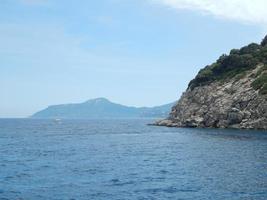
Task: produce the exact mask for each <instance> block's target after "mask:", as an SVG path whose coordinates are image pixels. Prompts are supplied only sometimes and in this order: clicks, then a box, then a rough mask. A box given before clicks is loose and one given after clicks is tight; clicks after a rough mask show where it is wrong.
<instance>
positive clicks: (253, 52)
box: [156, 36, 267, 130]
mask: <svg viewBox="0 0 267 200" xmlns="http://www.w3.org/2000/svg"><path fill="white" fill-rule="evenodd" d="M156 125H160V126H171V127H203V128H204V127H208V128H238V129H265V130H266V129H267V36H266V37H265V38H264V39H263V41H262V42H261V44H256V43H252V44H249V45H248V46H245V47H243V48H241V49H233V50H231V52H230V54H229V55H222V56H221V57H220V58H219V59H218V60H217V61H216V62H215V63H213V64H211V65H208V66H206V67H205V68H204V69H201V70H200V71H199V73H198V75H197V76H196V77H195V79H193V80H192V81H191V82H190V83H189V86H188V88H187V90H186V92H185V93H184V94H183V95H182V97H181V98H180V100H179V101H178V103H177V104H176V105H175V106H174V107H173V108H172V111H171V113H170V115H169V117H168V118H167V119H165V120H161V121H158V122H156Z"/></svg>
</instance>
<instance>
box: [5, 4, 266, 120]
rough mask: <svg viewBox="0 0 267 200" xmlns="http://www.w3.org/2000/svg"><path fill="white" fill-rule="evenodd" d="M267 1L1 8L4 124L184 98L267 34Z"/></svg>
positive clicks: (6, 6)
mask: <svg viewBox="0 0 267 200" xmlns="http://www.w3.org/2000/svg"><path fill="white" fill-rule="evenodd" d="M266 2H267V1H266V0H221V1H215V0H97V1H96V0H1V1H0V44H1V47H0V95H1V102H0V117H24V116H29V115H31V114H32V113H33V112H35V111H37V110H40V109H43V108H45V107H47V106H48V105H51V104H61V103H70V102H83V101H86V100H87V99H91V98H96V97H106V98H109V99H110V100H112V101H115V102H118V103H121V104H126V105H135V106H153V105H160V104H165V103H169V102H172V101H174V100H177V99H178V98H179V96H180V95H181V93H182V92H183V91H184V90H185V89H186V87H187V84H188V81H190V80H191V79H192V78H193V77H194V76H195V75H196V73H197V72H198V70H199V69H200V68H203V67H204V66H205V65H207V64H210V63H212V62H214V61H215V60H216V59H217V58H218V57H219V56H220V55H221V54H223V53H228V52H229V51H230V49H231V48H239V47H241V46H243V45H245V44H248V43H250V42H260V40H261V39H262V38H263V37H264V35H265V33H266V34H267V28H266V27H267V26H266V25H267V15H266V7H267V3H266Z"/></svg>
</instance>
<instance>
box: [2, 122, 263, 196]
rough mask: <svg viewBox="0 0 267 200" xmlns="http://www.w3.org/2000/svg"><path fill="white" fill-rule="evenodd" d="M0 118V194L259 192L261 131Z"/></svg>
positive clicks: (212, 194)
mask: <svg viewBox="0 0 267 200" xmlns="http://www.w3.org/2000/svg"><path fill="white" fill-rule="evenodd" d="M152 121H153V120H142V119H136V120H134V119H132V120H38V119H1V120H0V199H1V200H9V199H11V200H13V199H14V200H39V199H40V200H74V199H77V200H79V199H81V200H165V199H171V200H266V199H267V132H266V131H265V132H264V131H245V130H220V129H186V128H167V127H155V126H148V125H147V124H149V123H151V122H152Z"/></svg>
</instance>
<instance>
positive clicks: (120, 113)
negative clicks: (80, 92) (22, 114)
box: [31, 98, 174, 119]
mask: <svg viewBox="0 0 267 200" xmlns="http://www.w3.org/2000/svg"><path fill="white" fill-rule="evenodd" d="M173 105H174V103H170V104H166V105H162V106H156V107H141V108H137V107H129V106H124V105H120V104H117V103H113V102H111V101H109V100H108V99H105V98H97V99H91V100H89V101H86V102H84V103H77V104H62V105H53V106H49V107H48V108H46V109H44V110H41V111H39V112H37V113H35V114H33V115H32V116H31V118H44V119H57V118H60V119H116V118H117V119H119V118H164V117H167V116H168V113H169V112H170V110H171V108H172V106H173Z"/></svg>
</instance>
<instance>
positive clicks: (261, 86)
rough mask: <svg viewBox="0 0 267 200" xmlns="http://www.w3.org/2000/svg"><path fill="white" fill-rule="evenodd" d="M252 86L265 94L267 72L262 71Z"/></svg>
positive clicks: (266, 89) (266, 90) (266, 92)
mask: <svg viewBox="0 0 267 200" xmlns="http://www.w3.org/2000/svg"><path fill="white" fill-rule="evenodd" d="M252 87H253V88H254V89H255V90H260V91H259V92H260V94H267V72H264V73H262V74H261V75H260V76H258V78H256V80H255V81H254V82H253V83H252Z"/></svg>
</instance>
